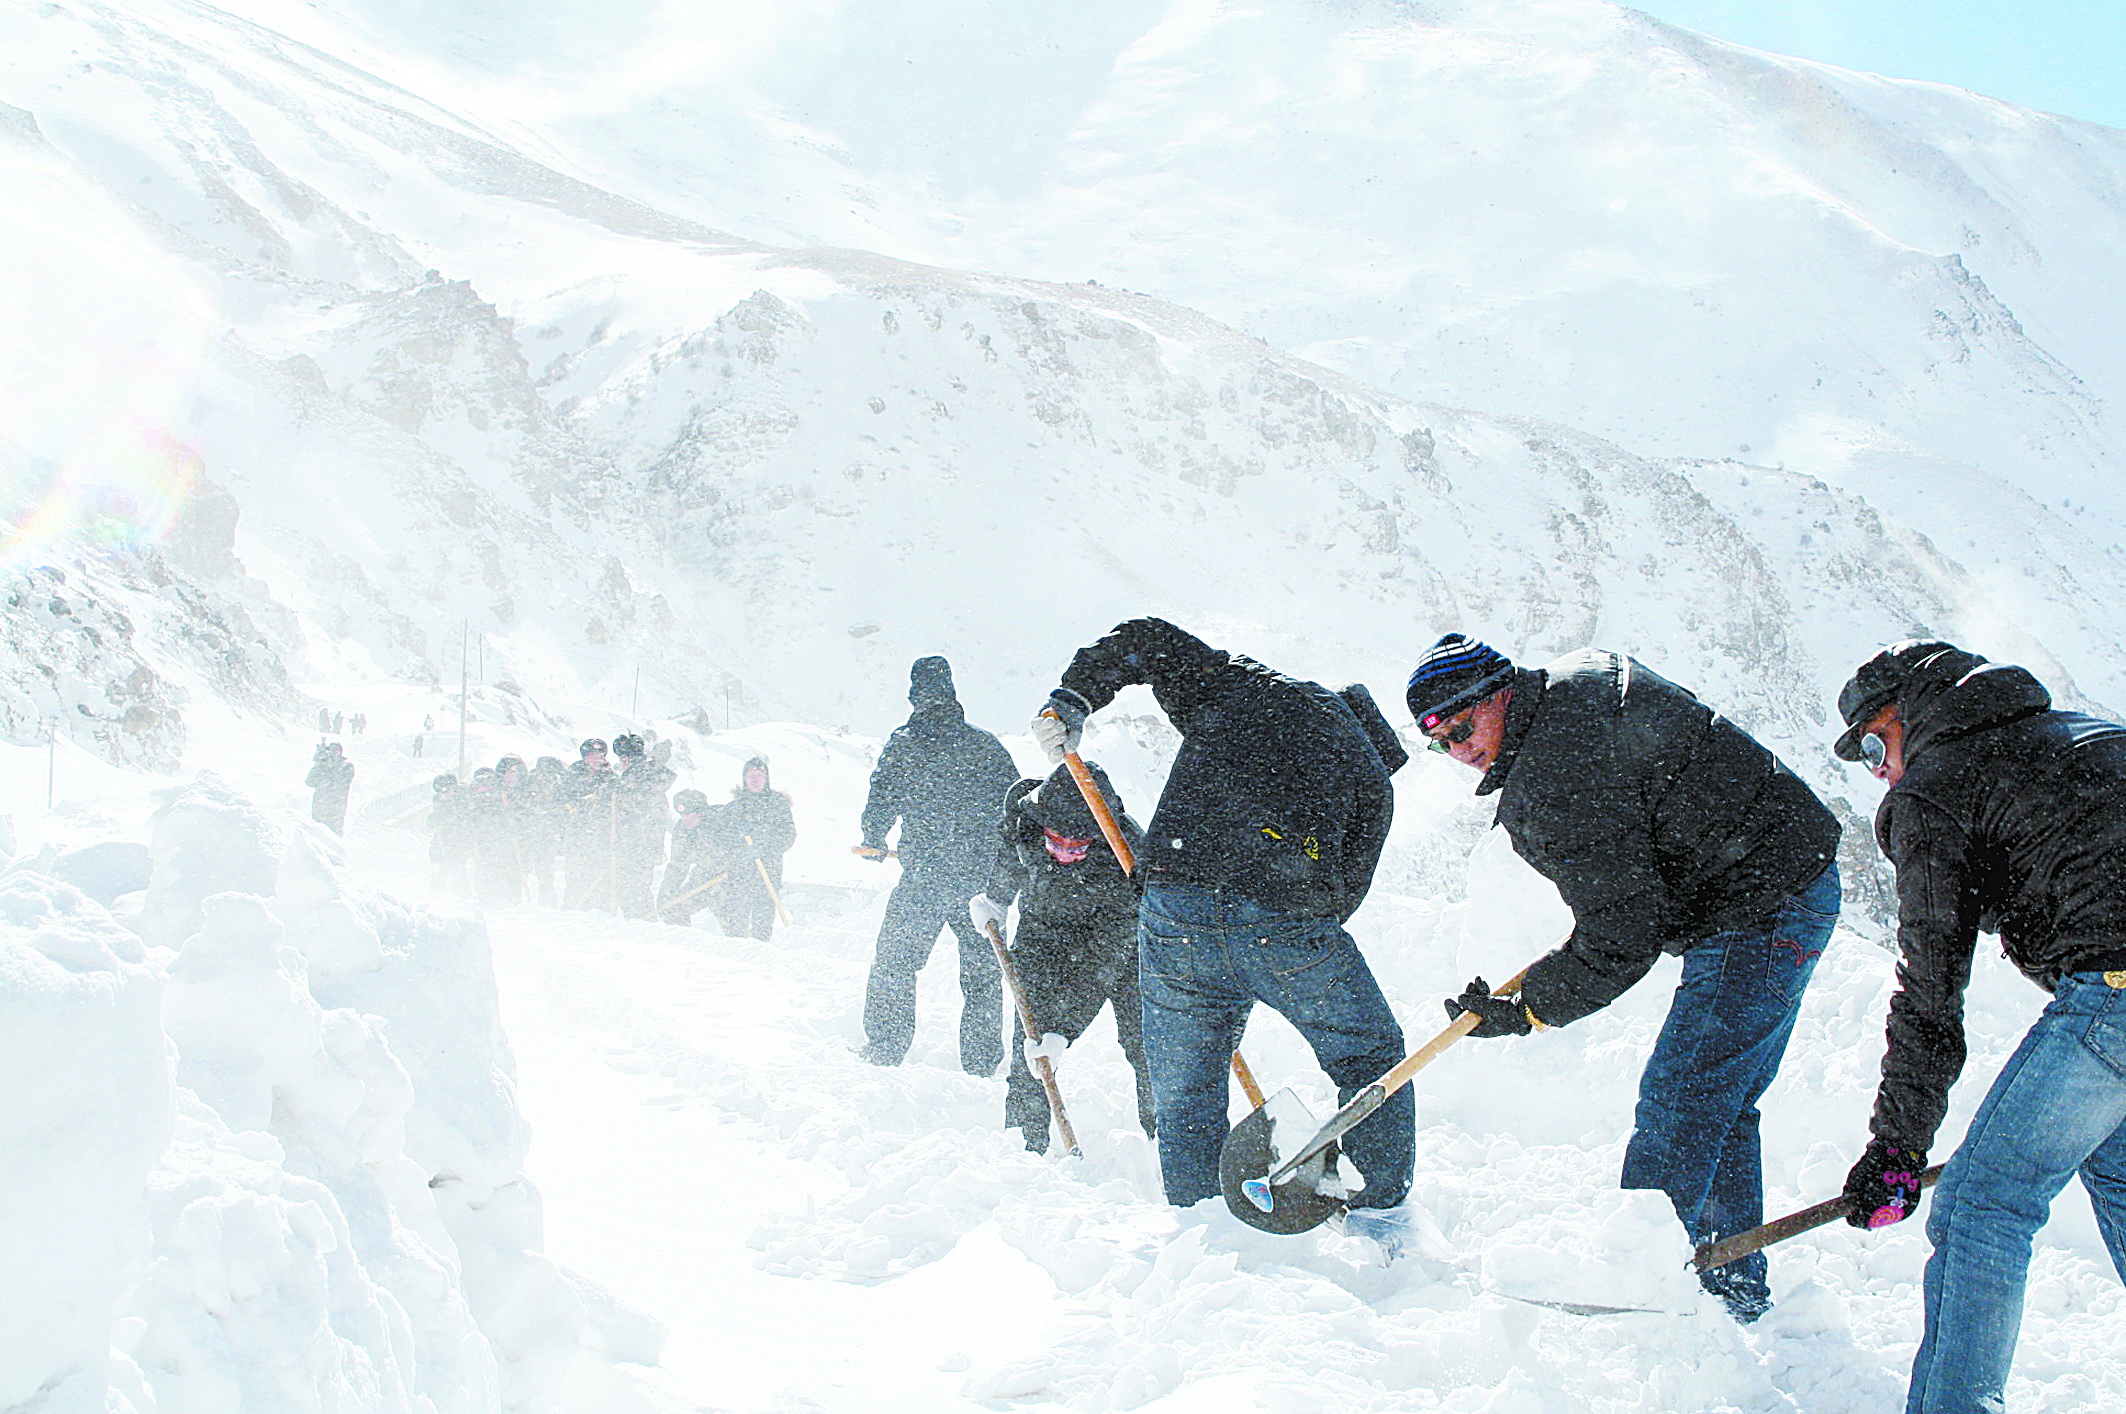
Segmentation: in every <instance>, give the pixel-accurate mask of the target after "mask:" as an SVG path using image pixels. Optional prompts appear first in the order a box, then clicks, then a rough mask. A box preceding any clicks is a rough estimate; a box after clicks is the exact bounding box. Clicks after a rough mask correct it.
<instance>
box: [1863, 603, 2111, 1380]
mask: <svg viewBox="0 0 2126 1414" xmlns="http://www.w3.org/2000/svg"><path fill="white" fill-rule="evenodd" d="M1838 711H1839V715H1840V716H1841V717H1843V718H1844V719H1845V732H1844V734H1843V735H1841V736H1840V737H1839V738H1838V743H1837V746H1836V747H1835V748H1834V749H1835V750H1836V751H1837V753H1838V755H1839V756H1840V757H1842V758H1844V759H1845V760H1848V761H1859V762H1865V763H1866V764H1867V766H1868V768H1869V769H1870V770H1871V771H1872V772H1873V773H1874V775H1875V777H1876V778H1877V779H1878V780H1881V781H1883V782H1884V783H1886V784H1887V785H1888V786H1889V788H1890V790H1889V793H1888V794H1887V795H1885V796H1884V797H1883V798H1882V805H1881V806H1880V808H1879V809H1878V810H1877V812H1876V816H1875V836H1876V839H1877V840H1878V842H1879V843H1880V844H1881V846H1882V851H1883V853H1884V854H1886V855H1888V856H1889V859H1890V862H1891V863H1892V864H1894V865H1895V866H1896V867H1897V950H1898V963H1897V991H1896V993H1895V994H1894V995H1893V996H1892V997H1891V998H1890V1015H1889V1024H1888V1044H1887V1048H1886V1052H1885V1054H1884V1056H1883V1060H1882V1084H1881V1087H1880V1088H1879V1089H1878V1090H1877V1091H1876V1095H1875V1111H1874V1115H1873V1116H1872V1118H1871V1119H1870V1121H1869V1125H1868V1127H1869V1130H1870V1131H1871V1137H1870V1138H1869V1140H1868V1145H1867V1148H1866V1150H1865V1152H1863V1153H1862V1154H1861V1156H1860V1160H1859V1162H1857V1163H1855V1164H1854V1165H1853V1169H1852V1172H1851V1174H1849V1175H1848V1176H1847V1178H1846V1187H1845V1198H1846V1213H1847V1217H1846V1220H1847V1221H1848V1222H1850V1223H1852V1224H1853V1225H1854V1226H1855V1227H1869V1228H1874V1227H1886V1226H1888V1225H1889V1224H1891V1223H1894V1222H1897V1221H1900V1220H1902V1219H1903V1218H1905V1217H1907V1216H1909V1215H1910V1214H1911V1212H1912V1211H1913V1209H1914V1208H1915V1207H1916V1206H1917V1205H1918V1200H1919V1185H1920V1183H1921V1182H1922V1181H1923V1180H1924V1177H1925V1175H1924V1172H1923V1170H1924V1169H1925V1166H1926V1162H1927V1155H1926V1151H1927V1149H1928V1148H1929V1147H1930V1146H1931V1145H1932V1144H1933V1142H1934V1135H1935V1131H1936V1130H1937V1129H1938V1128H1939V1127H1940V1125H1941V1122H1942V1116H1943V1114H1944V1112H1945V1111H1946V1110H1947V1108H1948V1096H1949V1087H1950V1086H1952V1085H1954V1084H1955V1083H1956V1079H1957V1076H1958V1074H1959V1073H1960V1072H1961V1071H1962V1070H1963V1066H1964V1057H1965V1042H1964V1009H1963V998H1964V988H1965V986H1966V985H1967V984H1968V983H1969V982H1970V980H1971V960H1972V951H1973V949H1974V948H1975V947H1976V945H1977V942H1978V932H1979V930H1980V929H1981V928H1984V929H1987V930H1989V931H1997V932H1998V933H1999V934H2000V940H2001V946H2002V948H2003V950H2004V951H2005V952H2006V953H2007V956H2008V960H2009V961H2010V962H2013V963H2014V964H2015V965H2016V967H2017V968H2018V969H2020V970H2021V971H2022V973H2023V975H2024V976H2026V977H2028V978H2029V979H2030V980H2031V981H2032V982H2034V983H2036V984H2037V985H2038V986H2040V987H2042V988H2044V990H2045V991H2047V992H2049V993H2050V994H2051V1000H2050V1001H2049V1002H2048V1003H2047V1004H2046V1006H2045V1009H2044V1011H2043V1012H2042V1013H2041V1014H2040V1015H2039V1016H2038V1018H2037V1020H2036V1022H2035V1023H2033V1024H2032V1026H2031V1027H2030V1030H2029V1032H2028V1033H2027V1034H2025V1035H2024V1037H2023V1040H2022V1044H2021V1045H2019V1046H2018V1047H2017V1048H2016V1050H2015V1054H2014V1055H2012V1056H2010V1057H2009V1059H2008V1062H2007V1064H2006V1065H2004V1066H2003V1067H2001V1072H2000V1074H1999V1075H1998V1076H1996V1077H1995V1078H1994V1081H1993V1085H1992V1088H1991V1089H1989V1090H1988V1091H1987V1092H1986V1098H1985V1100H1984V1101H1983V1102H1982V1103H1981V1104H1980V1105H1979V1107H1978V1112H1977V1113H1976V1114H1975V1115H1973V1116H1972V1118H1971V1124H1970V1127H1969V1128H1967V1129H1966V1130H1965V1131H1964V1137H1963V1142H1962V1143H1960V1144H1959V1145H1957V1148H1956V1152H1955V1153H1954V1154H1953V1155H1952V1156H1951V1157H1950V1159H1949V1162H1948V1164H1947V1166H1946V1167H1945V1168H1944V1169H1943V1170H1942V1174H1941V1187H1940V1188H1939V1189H1938V1190H1937V1192H1936V1195H1935V1199H1934V1206H1933V1211H1932V1212H1931V1213H1930V1214H1929V1215H1928V1217H1927V1239H1928V1241H1929V1242H1931V1243H1932V1244H1933V1245H1934V1254H1933V1255H1932V1256H1931V1257H1929V1258H1928V1259H1927V1270H1926V1277H1925V1281H1924V1285H1923V1292H1924V1297H1923V1299H1924V1302H1925V1314H1926V1326H1925V1331H1924V1333H1923V1335H1922V1337H1921V1339H1920V1342H1919V1351H1918V1353H1917V1354H1916V1355H1915V1356H1914V1357H1913V1360H1912V1383H1911V1388H1910V1391H1909V1393H1908V1395H1907V1399H1906V1404H1905V1409H1906V1414H1978V1411H1981V1410H1999V1409H2001V1408H2003V1407H2004V1406H2005V1401H2006V1394H2007V1385H2008V1371H2009V1368H2010V1366H2011V1364H2012V1363H2013V1361H2014V1358H2015V1345H2016V1337H2017V1335H2018V1334H2019V1333H2020V1328H2021V1326H2022V1316H2023V1284H2024V1281H2025V1280H2026V1278H2027V1275H2028V1271H2029V1266H2030V1244H2031V1239H2032V1237H2034V1236H2035V1234H2036V1233H2037V1230H2038V1229H2039V1228H2040V1227H2042V1226H2044V1224H2045V1220H2046V1218H2047V1217H2048V1216H2049V1215H2050V1213H2051V1209H2052V1200H2053V1199H2054V1198H2055V1197H2057V1196H2058V1194H2059V1192H2060V1190H2061V1189H2063V1188H2065V1187H2066V1186H2067V1182H2068V1180H2069V1179H2071V1178H2074V1177H2075V1176H2077V1175H2079V1176H2080V1178H2081V1180H2082V1186H2083V1187H2084V1188H2086V1189H2087V1190H2088V1191H2089V1198H2090V1202H2091V1205H2092V1206H2093V1207H2094V1208H2095V1210H2096V1219H2097V1226H2098V1228H2099V1230H2100V1231H2101V1232H2102V1233H2103V1237H2104V1245H2105V1247H2106V1248H2107V1249H2109V1251H2110V1253H2111V1261H2112V1265H2113V1266H2114V1267H2115V1268H2117V1269H2118V1271H2119V1274H2120V1276H2121V1277H2126V727H2122V726H2120V725H2118V724H2117V723H2113V722H2107V721H2102V720H2099V719H2098V718H2095V717H2090V716H2085V715H2084V714H2082V713H2080V712H2065V711H2059V710H2057V709H2055V708H2054V707H2053V705H2052V697H2051V694H2049V693H2048V692H2046V690H2045V688H2044V686H2043V684H2041V683H2039V682H2038V680H2037V679H2036V678H2035V677H2033V676H2032V675H2031V674H2030V673H2028V672H2027V671H2025V670H2024V669H2022V668H2018V667H2013V666H2010V665H2008V664H2005V663H1989V662H1987V661H1986V660H1985V659H1984V658H1981V657H1979V656H1978V655H1977V654H1975V653H1967V652H1965V651H1963V650H1962V649H1960V648H1957V647H1955V646H1954V645H1952V644H1948V643H1943V642H1941V641H1939V640H1931V641H1920V640H1908V641H1906V642H1903V643H1898V644H1893V645H1892V646H1890V647H1888V648H1885V649H1883V650H1882V651H1881V652H1879V653H1877V654H1876V655H1875V656H1874V657H1873V658H1871V659H1869V660H1868V661H1867V662H1866V663H1863V664H1862V665H1861V666H1860V668H1859V670H1858V671H1857V672H1855V673H1854V674H1853V677H1852V678H1851V680H1850V681H1848V682H1847V683H1846V685H1845V688H1844V690H1843V691H1842V692H1840V693H1839V694H1838Z"/></svg>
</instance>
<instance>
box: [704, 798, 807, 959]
mask: <svg viewBox="0 0 2126 1414" xmlns="http://www.w3.org/2000/svg"><path fill="white" fill-rule="evenodd" d="M707 828H708V829H709V830H710V831H711V832H712V833H713V837H714V839H715V842H716V845H717V846H718V848H717V850H716V853H717V854H718V855H719V856H720V857H721V860H722V862H723V864H724V865H725V866H726V867H728V869H729V870H730V876H729V877H728V878H727V879H725V880H724V883H723V885H722V887H720V888H718V889H716V890H715V891H714V897H713V899H711V900H710V902H711V904H712V906H713V907H714V908H715V910H716V920H717V922H719V923H720V924H722V925H723V931H724V933H725V934H726V935H727V936H729V937H733V938H758V939H760V940H761V941H762V942H766V941H767V940H768V937H769V935H770V934H771V933H773V932H774V929H775V900H776V899H777V898H779V897H781V895H782V857H783V856H784V855H785V854H787V853H789V851H790V846H792V845H794V844H796V843H797V822H796V820H795V818H794V817H793V816H792V815H791V813H790V797H789V796H787V795H784V794H783V793H782V792H781V791H779V790H776V789H775V788H774V787H773V786H771V785H769V784H768V758H767V757H765V756H754V757H753V758H752V759H751V760H749V761H747V762H746V764H745V768H744V770H743V771H742V772H741V773H740V775H739V780H738V784H737V785H735V786H732V787H731V798H730V800H729V801H727V802H726V803H725V804H724V806H723V807H722V808H721V809H719V810H716V811H713V812H711V814H710V815H709V817H708V822H707ZM675 838H676V836H675ZM771 889H772V890H773V892H772V893H771V892H770V890H771Z"/></svg>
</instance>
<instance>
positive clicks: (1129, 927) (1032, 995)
mask: <svg viewBox="0 0 2126 1414" xmlns="http://www.w3.org/2000/svg"><path fill="white" fill-rule="evenodd" d="M1085 764H1086V767H1087V769H1089V770H1090V771H1091V772H1092V776H1093V782H1094V785H1095V786H1096V787H1097V788H1098V789H1099V791H1100V794H1101V796H1102V797H1103V798H1104V799H1105V800H1106V801H1107V807H1108V809H1109V810H1110V811H1112V812H1113V813H1114V816H1115V822H1116V823H1117V824H1118V825H1120V826H1121V828H1122V838H1123V841H1124V843H1126V844H1127V845H1128V846H1129V847H1130V849H1131V850H1132V851H1135V850H1139V849H1142V848H1143V846H1144V831H1142V830H1141V829H1139V828H1138V827H1137V822H1136V821H1134V820H1132V819H1130V818H1129V816H1127V815H1126V814H1124V813H1123V809H1122V797H1121V796H1119V795H1117V794H1115V789H1114V787H1113V785H1111V784H1110V783H1109V782H1108V779H1107V773H1106V772H1105V771H1103V770H1101V769H1100V768H1099V767H1098V766H1095V765H1093V763H1092V762H1090V761H1088V762H1086V763H1085ZM1003 836H1004V838H1003V841H1002V845H1001V847H1000V848H999V849H998V850H997V854H996V862H995V863H994V864H992V865H991V866H990V870H989V884H988V887H986V888H985V889H983V890H982V892H981V893H979V894H976V895H975V896H974V898H973V900H972V901H971V902H970V903H969V904H968V905H967V912H968V916H969V917H970V918H972V919H973V920H974V925H975V926H976V927H977V928H980V927H983V926H985V925H986V924H989V923H994V924H995V925H996V927H997V930H998V932H999V933H1000V934H1001V933H1002V931H1003V927H1004V918H1005V914H1006V913H1007V912H1008V911H1009V910H1010V908H1011V904H1012V900H1013V899H1017V900H1018V904H1019V927H1018V931H1017V932H1016V933H1015V934H1013V936H1012V939H1011V959H1012V965H1013V966H1014V967H1016V968H1017V969H1018V972H1019V982H1020V985H1021V986H1022V987H1024V988H1025V991H1026V1002H1027V1005H1028V1006H1029V1007H1030V1008H1031V1009H1032V1011H1033V1018H1034V1024H1035V1025H1036V1026H1038V1027H1040V1028H1041V1030H1042V1031H1043V1033H1049V1032H1053V1033H1054V1034H1056V1035H1058V1036H1061V1037H1062V1038H1063V1039H1064V1040H1065V1041H1066V1042H1076V1041H1077V1039H1078V1038H1079V1037H1080V1036H1083V1035H1084V1034H1085V1029H1086V1028H1087V1027H1088V1026H1091V1025H1092V1024H1093V1019H1094V1018H1095V1017H1097V1016H1099V1014H1100V1008H1102V1007H1103V1006H1106V1005H1108V1004H1109V1003H1113V1005H1114V1008H1115V1036H1116V1039H1118V1040H1119V1041H1120V1042H1121V1043H1122V1054H1123V1055H1125V1056H1127V1057H1128V1058H1129V1063H1130V1068H1131V1069H1133V1070H1134V1071H1136V1073H1137V1122H1138V1123H1139V1124H1141V1125H1143V1126H1144V1132H1145V1133H1146V1134H1153V1133H1156V1132H1157V1126H1156V1125H1155V1124H1154V1122H1153V1121H1154V1116H1155V1114H1156V1110H1155V1108H1154V1106H1153V1104H1152V1079H1151V1068H1150V1066H1149V1065H1148V1064H1147V1063H1146V1062H1145V1059H1144V1002H1143V999H1142V997H1141V996H1140V995H1139V993H1138V990H1137V886H1136V884H1135V883H1134V882H1133V881H1132V880H1131V879H1130V877H1129V876H1128V875H1127V874H1125V873H1123V872H1122V864H1121V861H1119V860H1117V859H1116V858H1115V855H1114V851H1112V850H1110V849H1109V848H1108V847H1107V841H1106V840H1105V839H1103V838H1102V837H1101V834H1100V826H1099V824H1098V822H1096V821H1095V820H1094V819H1093V813H1092V811H1091V810H1090V809H1088V808H1087V807H1086V804H1085V797H1084V796H1083V795H1082V794H1081V793H1080V792H1079V790H1078V783H1077V781H1076V780H1074V779H1073V778H1072V777H1071V774H1070V768H1069V767H1067V766H1058V767H1056V769H1055V773H1054V774H1053V775H1051V776H1049V777H1048V779H1047V780H1045V781H1043V780H1025V781H1020V782H1019V783H1018V784H1017V785H1015V786H1013V787H1012V788H1011V793H1010V794H1009V795H1007V796H1006V797H1005V798H1004V828H1003ZM1011 1034H1012V1051H1011V1054H1010V1055H1009V1056H1008V1057H1007V1059H1008V1060H1009V1062H1010V1065H1011V1070H1010V1076H1011V1079H1010V1082H1009V1084H1008V1086H1007V1087H1006V1089H1005V1092H1004V1125H1005V1127H1006V1128H1013V1127H1016V1128H1017V1129H1018V1130H1019V1132H1020V1133H1021V1134H1022V1135H1024V1136H1025V1139H1026V1147H1027V1148H1028V1149H1031V1150H1032V1151H1033V1152H1035V1153H1036V1154H1043V1153H1046V1152H1048V1097H1047V1094H1046V1092H1044V1091H1043V1090H1042V1088H1041V1083H1040V1082H1039V1081H1038V1080H1035V1079H1034V1076H1033V1071H1032V1070H1031V1069H1029V1068H1028V1065H1027V1060H1026V1053H1025V1043H1026V1040H1027V1036H1026V1032H1025V1029H1024V1027H1023V1026H1022V1025H1021V1023H1020V1021H1019V1017H1018V1013H1017V1010H1016V1009H1014V1010H1013V1013H1012V1019H1011ZM1041 1039H1042V1038H1041V1037H1039V1036H1036V1037H1034V1038H1033V1040H1034V1041H1036V1042H1038V1041H1040V1040H1041Z"/></svg>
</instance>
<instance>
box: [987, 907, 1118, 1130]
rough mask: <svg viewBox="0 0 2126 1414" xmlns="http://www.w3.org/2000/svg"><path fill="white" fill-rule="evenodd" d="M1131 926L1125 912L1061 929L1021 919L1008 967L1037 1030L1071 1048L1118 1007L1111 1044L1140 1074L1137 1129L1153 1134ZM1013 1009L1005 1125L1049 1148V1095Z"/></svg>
mask: <svg viewBox="0 0 2126 1414" xmlns="http://www.w3.org/2000/svg"><path fill="white" fill-rule="evenodd" d="M1135 932H1136V919H1134V918H1133V917H1131V916H1130V915H1129V914H1127V913H1124V914H1123V915H1122V916H1121V917H1120V918H1118V919H1113V920H1109V921H1102V920H1099V919H1094V920H1090V921H1087V922H1085V923H1082V924H1077V925H1075V926H1058V925H1057V924H1055V923H1052V922H1049V921H1048V920H1045V919H1042V918H1040V917H1037V916H1036V917H1027V916H1025V915H1023V914H1022V915H1021V916H1020V918H1019V931H1018V934H1017V936H1015V937H1014V938H1013V939H1012V941H1011V964H1012V966H1013V967H1014V968H1016V969H1017V970H1018V974H1019V985H1020V986H1021V987H1023V988H1024V989H1025V991H1026V1004H1027V1006H1029V1007H1031V1008H1032V1009H1033V1022H1034V1025H1036V1026H1038V1027H1040V1028H1041V1030H1042V1031H1044V1032H1048V1031H1053V1032H1055V1033H1056V1034H1057V1035H1058V1036H1061V1037H1062V1038H1063V1039H1064V1040H1066V1041H1076V1040H1077V1039H1078V1038H1079V1037H1080V1036H1083V1035H1084V1034H1085V1028H1086V1027H1088V1026H1090V1025H1092V1024H1093V1019H1094V1018H1095V1017H1097V1016H1099V1014H1100V1008H1101V1007H1103V1006H1106V1005H1107V1004H1108V1003H1109V1002H1112V1003H1114V1007H1115V1037H1116V1039H1117V1040H1119V1041H1121V1043H1122V1054H1123V1055H1125V1056H1127V1057H1129V1063H1130V1067H1131V1069H1133V1070H1135V1071H1136V1073H1137V1122H1138V1123H1139V1124H1141V1125H1143V1126H1144V1132H1145V1133H1146V1134H1150V1133H1152V1132H1153V1127H1154V1126H1153V1116H1154V1114H1155V1111H1154V1109H1153V1106H1152V1081H1151V1071H1150V1069H1149V1067H1147V1065H1146V1064H1145V1060H1144V1002H1143V1000H1142V998H1141V997H1140V996H1139V994H1138V991H1137V948H1136V941H1137V940H1136V937H1135ZM1025 1036H1026V1031H1025V1028H1024V1027H1022V1026H1021V1025H1020V1024H1019V1017H1018V1011H1017V1008H1013V1011H1012V1018H1011V1056H1010V1061H1011V1079H1010V1080H1009V1082H1007V1084H1006V1087H1005V1090H1004V1126H1005V1128H1007V1129H1009V1128H1011V1127H1012V1126H1014V1125H1016V1126H1017V1127H1018V1129H1019V1132H1020V1133H1022V1134H1024V1135H1025V1136H1026V1147H1027V1148H1029V1149H1032V1150H1033V1151H1034V1152H1036V1153H1045V1152H1046V1151H1047V1149H1048V1095H1047V1093H1046V1092H1045V1091H1043V1090H1042V1089H1041V1082H1040V1081H1038V1080H1036V1079H1035V1078H1034V1074H1033V1072H1032V1071H1031V1070H1029V1069H1028V1068H1027V1066H1026V1051H1025V1048H1024V1047H1022V1046H1021V1045H1020V1044H1019V1043H1020V1042H1021V1041H1022V1040H1024V1039H1025Z"/></svg>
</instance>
